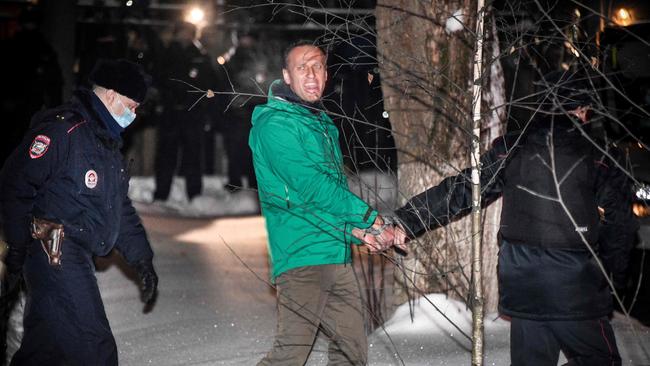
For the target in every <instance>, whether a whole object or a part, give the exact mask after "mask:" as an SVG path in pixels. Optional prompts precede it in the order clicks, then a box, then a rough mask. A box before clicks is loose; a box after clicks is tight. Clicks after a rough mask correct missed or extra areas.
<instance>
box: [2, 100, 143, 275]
mask: <svg viewBox="0 0 650 366" xmlns="http://www.w3.org/2000/svg"><path fill="white" fill-rule="evenodd" d="M92 98H96V96H95V95H94V94H93V93H92V91H89V90H80V91H77V92H76V93H75V97H74V98H73V100H72V101H71V102H70V103H68V104H65V105H63V106H61V107H58V108H55V109H52V110H48V111H45V112H43V113H41V114H39V115H36V116H35V117H34V119H33V122H32V125H33V126H34V127H33V128H32V130H31V131H30V132H29V133H28V134H27V135H26V136H25V138H24V140H23V142H22V143H21V145H20V146H19V147H18V148H17V149H16V150H15V151H14V153H13V154H12V156H11V157H10V159H9V160H8V161H7V162H6V164H5V166H4V168H3V171H2V176H1V181H0V199H1V200H2V219H3V220H2V221H3V224H4V231H5V234H6V238H7V242H8V243H9V245H10V253H9V257H8V259H9V258H14V259H13V260H16V259H17V260H18V261H19V262H20V260H21V259H22V258H24V256H25V253H26V252H27V250H28V249H29V247H30V246H33V242H32V238H31V234H30V229H29V225H30V222H31V220H32V217H39V218H45V219H49V220H51V221H55V222H59V223H62V224H63V225H64V227H65V229H64V230H65V242H64V244H63V253H64V257H63V260H64V261H65V246H66V245H79V246H82V247H83V248H84V249H86V250H88V251H89V252H91V253H92V254H93V255H97V256H104V255H107V254H108V253H109V252H110V251H111V250H112V249H113V248H114V247H115V248H117V249H118V250H119V251H120V253H121V254H122V255H123V256H124V257H125V259H126V260H127V262H129V263H130V264H135V263H137V262H142V261H151V259H152V258H153V252H152V250H151V247H150V245H149V241H148V239H147V236H146V234H145V231H144V228H143V227H142V224H141V222H140V218H139V217H138V215H137V213H136V212H135V210H134V208H133V205H132V204H131V201H130V199H129V197H128V196H127V193H128V187H129V176H128V173H127V169H126V167H125V165H124V162H123V157H122V155H121V153H120V151H119V148H120V145H121V141H120V139H119V138H114V137H112V135H111V134H110V133H109V131H108V130H107V128H106V127H105V124H104V122H103V121H102V120H101V119H100V113H99V112H98V111H97V110H95V107H93V103H92ZM32 249H33V248H32ZM37 250H40V249H37ZM19 264H20V263H19ZM63 265H65V263H63Z"/></svg>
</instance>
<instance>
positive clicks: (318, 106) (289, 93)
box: [271, 81, 324, 114]
mask: <svg viewBox="0 0 650 366" xmlns="http://www.w3.org/2000/svg"><path fill="white" fill-rule="evenodd" d="M271 94H272V95H273V96H275V97H278V98H282V99H284V100H286V101H287V102H289V103H294V104H298V105H301V106H303V107H305V108H307V110H309V111H310V112H312V113H314V114H320V112H321V111H323V110H324V107H323V103H322V102H321V101H320V100H318V101H316V102H314V103H310V102H307V101H304V100H302V99H300V97H299V96H298V95H296V93H294V92H293V90H291V88H290V87H289V85H287V84H286V83H284V82H282V81H281V82H275V83H273V85H272V86H271Z"/></svg>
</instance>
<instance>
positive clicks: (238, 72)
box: [219, 35, 261, 192]
mask: <svg viewBox="0 0 650 366" xmlns="http://www.w3.org/2000/svg"><path fill="white" fill-rule="evenodd" d="M255 47H256V45H255V39H254V38H253V37H252V36H251V35H244V36H242V37H241V38H240V39H239V47H238V48H237V53H235V55H234V56H233V58H232V59H231V60H230V62H228V63H227V64H226V65H225V67H228V68H232V70H229V71H228V72H232V73H233V74H234V77H233V79H234V82H235V83H236V90H237V91H238V92H240V93H245V94H251V95H256V94H259V91H260V86H259V85H258V84H256V83H257V82H258V81H257V78H256V73H257V63H259V62H260V61H259V60H258V59H256V57H255ZM224 86H225V85H224ZM228 87H230V85H228ZM221 99H222V100H224V101H227V100H228V99H230V101H232V103H223V102H222V103H219V104H220V105H223V109H222V110H225V109H226V108H225V107H226V106H227V107H228V109H227V110H226V111H225V113H224V118H223V123H221V124H220V127H221V131H222V133H223V139H224V145H225V148H226V156H227V159H228V181H227V182H226V185H225V188H226V189H227V190H228V191H230V192H236V191H238V190H240V189H241V188H249V189H257V180H256V179H255V171H254V169H253V156H252V154H251V150H250V148H249V147H248V135H249V133H250V130H251V118H252V116H253V109H255V106H256V105H257V104H259V103H260V100H261V99H260V98H250V97H247V96H230V97H228V96H227V95H224V96H223V97H222V98H221ZM232 99H234V100H232ZM243 179H246V184H244V181H243Z"/></svg>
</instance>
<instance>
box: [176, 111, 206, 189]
mask: <svg viewBox="0 0 650 366" xmlns="http://www.w3.org/2000/svg"><path fill="white" fill-rule="evenodd" d="M188 113H189V114H188V116H187V118H188V120H187V123H186V124H185V125H184V128H183V130H182V132H181V138H182V158H181V174H182V175H183V176H184V177H185V189H186V192H187V199H188V200H191V199H192V198H193V197H194V196H198V195H199V194H201V190H202V189H203V183H202V181H201V179H202V175H203V173H202V172H203V169H202V166H203V160H202V159H201V157H202V154H201V152H202V151H203V149H202V144H203V134H204V131H203V123H202V121H201V120H200V115H199V114H198V113H191V112H188Z"/></svg>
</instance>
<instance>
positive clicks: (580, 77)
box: [536, 71, 595, 112]
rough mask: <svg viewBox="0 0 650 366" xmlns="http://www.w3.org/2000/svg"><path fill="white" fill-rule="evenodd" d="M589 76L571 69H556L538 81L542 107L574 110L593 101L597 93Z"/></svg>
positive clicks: (556, 109)
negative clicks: (573, 71) (570, 70)
mask: <svg viewBox="0 0 650 366" xmlns="http://www.w3.org/2000/svg"><path fill="white" fill-rule="evenodd" d="M589 80H590V78H589V76H587V75H585V74H582V73H572V72H569V71H554V72H550V73H548V74H546V75H544V77H543V79H542V80H540V81H539V82H537V83H536V84H537V93H536V94H537V97H538V102H539V103H540V104H541V109H542V110H544V111H549V112H563V111H572V110H574V109H576V108H579V107H582V106H588V105H590V104H591V102H592V94H594V93H595V91H594V88H593V87H592V84H591V83H590V82H589Z"/></svg>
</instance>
